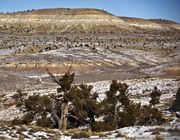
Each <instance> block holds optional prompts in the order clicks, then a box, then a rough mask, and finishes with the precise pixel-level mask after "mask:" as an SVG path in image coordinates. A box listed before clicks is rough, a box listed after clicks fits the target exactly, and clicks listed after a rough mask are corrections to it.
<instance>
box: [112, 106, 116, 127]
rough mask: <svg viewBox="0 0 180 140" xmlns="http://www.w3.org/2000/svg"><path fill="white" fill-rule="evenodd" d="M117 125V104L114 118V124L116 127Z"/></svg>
mask: <svg viewBox="0 0 180 140" xmlns="http://www.w3.org/2000/svg"><path fill="white" fill-rule="evenodd" d="M116 125H117V104H116V105H115V107H114V119H113V126H114V128H116Z"/></svg>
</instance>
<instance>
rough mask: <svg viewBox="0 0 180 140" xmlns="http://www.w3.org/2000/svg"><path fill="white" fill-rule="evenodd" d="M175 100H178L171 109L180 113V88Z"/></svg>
mask: <svg viewBox="0 0 180 140" xmlns="http://www.w3.org/2000/svg"><path fill="white" fill-rule="evenodd" d="M175 98H176V99H175V100H174V101H173V103H172V107H171V109H172V110H173V111H180V88H178V90H177V93H176V97H175Z"/></svg>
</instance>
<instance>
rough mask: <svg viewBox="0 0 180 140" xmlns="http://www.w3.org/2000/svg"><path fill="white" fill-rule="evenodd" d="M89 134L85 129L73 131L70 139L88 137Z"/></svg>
mask: <svg viewBox="0 0 180 140" xmlns="http://www.w3.org/2000/svg"><path fill="white" fill-rule="evenodd" d="M90 136H91V134H90V133H89V132H86V131H81V132H78V133H75V134H74V135H72V137H71V138H72V139H81V138H89V137H90Z"/></svg>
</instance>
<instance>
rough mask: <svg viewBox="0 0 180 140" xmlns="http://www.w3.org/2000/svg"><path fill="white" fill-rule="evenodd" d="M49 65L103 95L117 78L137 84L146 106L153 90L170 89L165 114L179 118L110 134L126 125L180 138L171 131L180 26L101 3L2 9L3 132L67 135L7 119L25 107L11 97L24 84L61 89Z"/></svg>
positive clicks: (135, 93)
mask: <svg viewBox="0 0 180 140" xmlns="http://www.w3.org/2000/svg"><path fill="white" fill-rule="evenodd" d="M47 70H48V71H50V72H51V73H53V74H54V75H61V74H64V73H65V72H67V71H70V72H75V74H76V75H75V83H77V84H79V83H88V84H90V85H93V86H94V89H93V90H94V91H97V92H98V93H99V94H100V96H99V99H100V100H101V99H102V98H103V97H104V96H103V93H104V92H105V91H107V90H108V88H109V85H110V81H111V80H113V79H116V80H120V81H123V82H126V83H127V84H129V92H130V98H131V99H132V100H133V101H134V102H139V103H141V104H148V102H149V97H148V96H149V93H150V91H151V90H152V89H153V87H154V86H157V87H158V88H159V89H160V90H162V91H163V95H162V96H161V99H160V104H159V106H160V108H161V109H162V110H163V111H164V115H165V116H167V117H170V118H173V119H172V121H171V123H170V124H167V125H166V126H157V127H155V126H153V128H147V127H145V128H141V127H130V128H122V129H120V130H117V131H116V132H111V135H108V136H109V138H113V136H115V135H116V133H118V131H120V132H121V133H123V134H126V135H127V137H135V138H139V139H142V138H144V137H148V136H149V135H151V134H152V133H151V132H152V131H153V130H155V129H158V130H159V131H160V130H162V132H160V134H162V135H163V136H164V137H166V138H167V139H168V138H174V137H178V136H176V135H174V134H175V133H173V135H172V134H171V133H170V132H171V131H172V130H176V131H178V132H180V125H179V124H180V120H179V119H178V118H177V117H176V115H175V114H172V113H170V112H168V111H165V110H166V109H168V108H169V107H170V105H171V103H172V101H173V100H174V95H175V93H176V91H177V89H178V87H179V86H180V24H178V23H176V22H173V21H169V20H162V19H138V18H130V17H118V16H115V15H112V14H110V13H108V12H106V11H104V10H97V9H61V8H57V9H42V10H28V11H23V12H16V13H6V14H3V13H1V14H0V96H1V97H0V100H1V102H0V121H1V122H2V125H1V127H0V136H1V137H6V136H8V137H10V138H14V139H16V138H17V137H18V136H19V135H21V134H22V135H23V136H25V138H29V139H33V138H34V139H35V138H42V137H43V138H44V139H49V138H52V137H53V136H54V135H57V133H58V135H60V136H62V137H63V135H62V134H59V132H56V130H51V132H50V131H49V132H47V131H46V132H45V131H44V130H43V129H42V130H40V128H38V130H37V132H36V133H37V134H36V133H35V132H33V131H32V132H31V130H32V129H33V128H26V127H27V126H23V130H21V134H19V133H17V131H18V130H19V129H20V127H18V126H17V127H9V126H8V125H6V123H8V122H9V121H11V120H12V119H13V118H14V117H16V116H19V115H21V113H22V112H20V110H18V108H16V107H15V106H14V104H13V101H12V98H11V96H13V94H15V93H16V91H17V90H18V89H21V90H22V91H24V92H27V93H28V94H32V93H35V92H36V93H39V94H50V93H54V92H56V88H57V86H56V84H54V83H53V82H52V80H51V78H50V77H49V76H48V74H47ZM1 122H0V123H1ZM159 127H160V128H159ZM146 129H147V130H146ZM144 131H146V132H144ZM38 132H39V133H38ZM142 133H143V134H144V135H143V134H142ZM146 133H147V134H146ZM141 134H142V135H141ZM178 135H179V133H178ZM64 137H65V138H69V137H66V136H64Z"/></svg>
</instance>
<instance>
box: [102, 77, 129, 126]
mask: <svg viewBox="0 0 180 140" xmlns="http://www.w3.org/2000/svg"><path fill="white" fill-rule="evenodd" d="M127 89H128V85H127V84H125V83H120V82H117V81H116V80H113V81H112V84H111V85H110V89H109V91H107V92H106V98H105V100H104V101H103V103H102V104H103V113H104V115H105V116H104V120H105V122H106V123H108V124H110V125H112V126H113V127H114V128H116V127H117V122H118V111H119V110H120V108H121V107H124V106H127V105H129V104H130V100H129V98H128V94H127V93H128V92H127Z"/></svg>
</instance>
